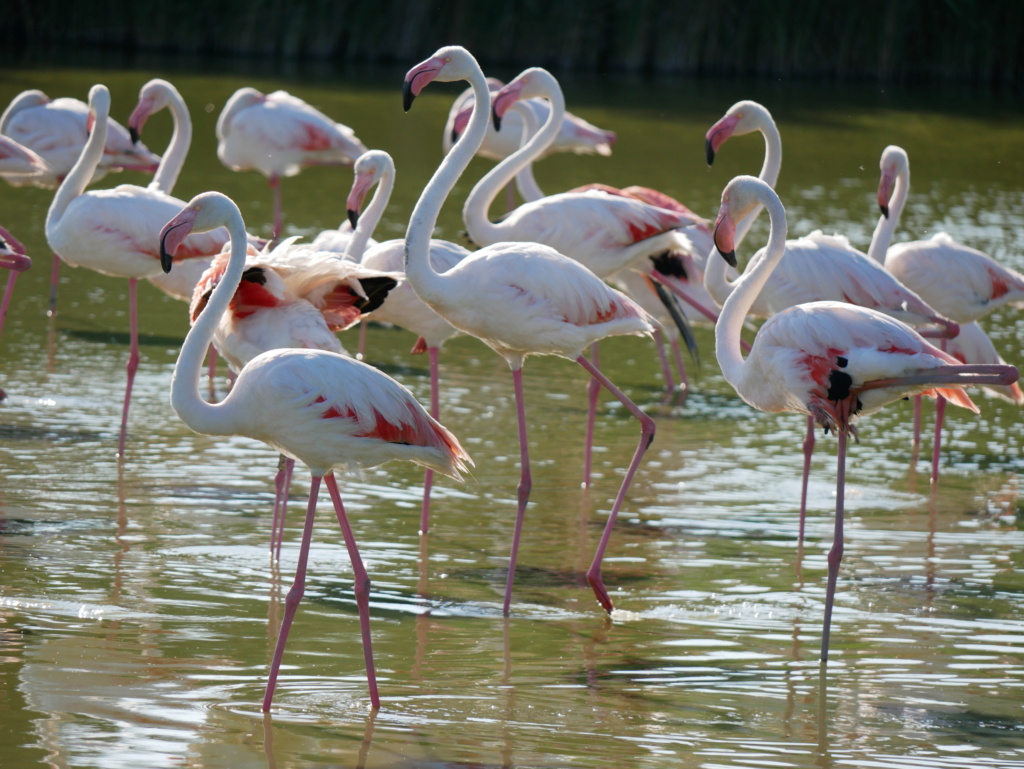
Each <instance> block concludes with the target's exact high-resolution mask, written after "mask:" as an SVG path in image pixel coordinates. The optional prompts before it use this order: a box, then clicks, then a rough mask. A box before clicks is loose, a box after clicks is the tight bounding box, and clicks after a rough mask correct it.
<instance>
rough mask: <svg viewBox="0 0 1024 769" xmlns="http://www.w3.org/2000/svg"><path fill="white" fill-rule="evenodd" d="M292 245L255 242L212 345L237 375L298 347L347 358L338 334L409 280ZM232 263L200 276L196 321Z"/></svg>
mask: <svg viewBox="0 0 1024 769" xmlns="http://www.w3.org/2000/svg"><path fill="white" fill-rule="evenodd" d="M293 240H294V238H290V239H288V240H287V241H285V242H284V243H282V244H281V245H279V246H277V247H276V248H274V249H273V250H272V251H264V252H263V253H259V254H257V253H256V252H255V250H254V249H253V248H252V245H251V244H250V245H249V250H248V254H247V260H246V263H245V271H244V272H243V273H242V278H241V281H240V282H239V284H238V288H237V289H235V294H234V296H233V297H232V299H231V302H230V304H229V305H228V309H227V311H226V312H224V313H223V314H222V315H221V316H220V320H219V322H218V324H217V327H216V328H215V329H214V333H213V347H214V348H215V349H216V350H217V351H218V352H219V353H220V355H221V357H223V358H224V359H225V361H227V363H228V367H229V368H230V369H231V371H232V373H233V374H234V375H236V376H237V374H238V373H239V372H240V371H242V369H243V368H244V367H245V366H246V364H247V363H248V362H249V361H250V360H252V359H253V358H255V357H256V356H257V355H259V354H261V353H264V352H267V351H269V350H277V349H282V348H286V347H296V348H302V349H308V350H324V351H327V352H332V353H336V354H339V355H347V354H348V353H347V352H346V351H345V349H344V348H343V347H342V345H341V342H340V341H339V340H338V337H337V333H338V332H339V331H343V330H345V329H347V328H349V327H351V326H352V325H354V324H355V323H356V322H358V321H359V319H360V318H362V317H363V315H365V314H366V313H369V312H373V311H374V310H375V309H377V308H378V307H379V306H380V304H381V302H383V301H384V297H385V296H387V293H388V291H390V290H391V289H393V288H394V287H395V285H397V283H398V281H399V280H400V279H401V277H402V276H401V275H400V274H398V275H392V274H384V273H381V272H379V271H377V270H373V269H367V268H366V267H364V266H362V265H359V264H357V263H355V262H352V261H349V260H345V259H339V258H337V257H336V256H335V255H333V254H330V253H328V252H324V251H317V250H315V249H313V248H312V247H310V246H302V245H296V244H293V243H292V241H293ZM228 262H229V254H228V253H227V252H222V253H221V254H220V255H218V256H217V257H216V258H215V259H214V260H213V263H212V265H211V266H210V267H209V269H207V270H206V272H205V273H204V274H203V276H202V277H201V278H200V280H199V283H198V284H197V285H196V289H195V292H194V295H193V297H192V303H191V306H190V310H189V314H190V318H191V321H192V322H193V323H194V322H195V321H196V319H197V318H198V317H199V315H200V313H201V312H202V311H203V308H204V307H206V304H207V302H208V301H209V298H210V295H211V293H212V292H213V289H214V288H215V287H216V286H217V284H218V283H219V282H220V281H221V280H222V278H223V276H224V273H225V271H226V269H227V266H228ZM294 468H295V460H294V459H292V458H290V457H284V456H283V455H282V462H281V465H280V467H279V469H278V473H277V476H276V477H275V479H274V486H275V492H276V493H275V497H274V517H273V525H272V527H271V536H270V548H271V554H272V555H274V556H275V557H277V558H279V557H280V553H281V543H282V534H283V528H284V518H285V509H286V507H287V503H288V489H289V488H290V487H291V478H292V473H293V471H294Z"/></svg>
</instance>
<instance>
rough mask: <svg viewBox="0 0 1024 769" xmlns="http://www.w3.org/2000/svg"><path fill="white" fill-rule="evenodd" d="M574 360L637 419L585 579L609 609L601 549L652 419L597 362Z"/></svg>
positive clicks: (647, 443)
mask: <svg viewBox="0 0 1024 769" xmlns="http://www.w3.org/2000/svg"><path fill="white" fill-rule="evenodd" d="M576 362H577V363H579V364H580V365H581V366H583V368H585V369H586V370H587V371H589V372H590V375H591V376H592V377H593V378H594V379H595V380H597V381H598V382H600V383H601V384H602V385H603V386H604V387H605V389H606V390H608V392H610V393H611V394H612V395H614V396H615V397H616V398H618V399H619V402H620V403H622V405H623V406H625V407H626V408H627V409H628V410H629V413H631V414H632V415H633V416H635V417H636V418H637V419H638V420H640V442H639V443H638V444H637V447H636V451H635V452H634V453H633V459H632V460H630V463H629V467H627V468H626V475H625V477H624V478H623V479H622V485H621V486H620V487H619V493H618V494H617V495H616V497H615V501H614V502H613V503H612V510H611V512H610V513H609V514H608V522H607V523H606V524H605V526H604V532H603V533H602V534H601V541H600V542H599V543H598V545H597V550H596V551H595V552H594V560H593V562H591V564H590V568H589V569H587V582H588V583H590V586H591V587H592V588H593V589H594V595H595V596H597V600H598V602H599V603H600V604H601V606H603V607H604V609H605V611H607V612H608V613H611V611H612V609H613V608H614V607H613V606H612V599H611V597H610V596H609V595H608V591H607V590H606V589H605V586H604V579H603V578H602V577H601V561H602V560H603V559H604V551H605V549H606V548H607V547H608V540H609V539H610V538H611V534H612V529H613V528H614V526H615V519H616V518H618V516H619V510H620V509H621V508H622V503H623V501H624V500H625V498H626V492H627V491H629V485H630V483H632V482H633V476H634V475H635V474H636V470H637V467H639V466H640V460H641V459H643V456H644V453H645V452H646V451H647V449H648V447H649V446H650V445H651V441H653V440H654V420H653V419H652V418H651V417H649V416H647V414H645V413H644V412H643V411H641V410H640V408H639V406H637V405H636V404H635V403H633V401H631V400H630V399H629V397H627V395H626V394H625V393H624V392H622V390H620V389H619V388H618V387H616V386H615V385H614V384H612V382H611V380H610V379H608V377H606V376H605V375H604V374H602V373H601V372H600V370H598V368H597V367H596V366H594V365H593V364H592V363H591V362H590V361H588V360H587V359H586V358H584V357H583V356H582V355H581V356H580V357H578V358H577V359H576Z"/></svg>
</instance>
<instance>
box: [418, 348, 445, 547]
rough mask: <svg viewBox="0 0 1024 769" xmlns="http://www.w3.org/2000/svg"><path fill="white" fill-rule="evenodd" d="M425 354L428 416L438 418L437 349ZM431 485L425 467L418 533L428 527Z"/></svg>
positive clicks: (424, 532) (432, 479)
mask: <svg viewBox="0 0 1024 769" xmlns="http://www.w3.org/2000/svg"><path fill="white" fill-rule="evenodd" d="M427 354H428V355H429V356H430V416H432V417H433V418H434V419H440V418H441V397H440V394H439V393H440V377H439V376H438V372H437V354H438V349H437V348H436V347H429V348H427ZM433 486H434V471H433V470H431V469H430V468H427V471H426V472H425V473H424V475H423V509H422V511H421V512H420V534H426V533H427V531H428V530H429V529H430V490H431V489H432V488H433Z"/></svg>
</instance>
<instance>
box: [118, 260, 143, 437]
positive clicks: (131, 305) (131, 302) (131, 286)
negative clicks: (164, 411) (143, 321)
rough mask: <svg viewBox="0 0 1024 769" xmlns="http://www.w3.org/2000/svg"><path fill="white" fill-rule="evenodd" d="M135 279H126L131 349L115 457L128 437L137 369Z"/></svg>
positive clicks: (137, 316) (137, 339) (137, 324)
mask: <svg viewBox="0 0 1024 769" xmlns="http://www.w3.org/2000/svg"><path fill="white" fill-rule="evenodd" d="M137 283H138V281H137V280H136V279H135V278H129V279H128V314H129V316H130V322H131V331H130V336H131V349H130V351H129V353H128V365H127V366H126V367H125V368H126V369H127V371H128V384H127V386H126V387H125V390H124V407H123V408H122V409H121V439H120V441H118V444H117V455H118V456H119V457H123V456H124V444H125V440H126V439H127V437H128V406H129V404H130V403H131V400H132V384H133V383H134V382H135V372H136V370H138V368H139V314H138V303H137V302H136V298H135V294H136V285H137Z"/></svg>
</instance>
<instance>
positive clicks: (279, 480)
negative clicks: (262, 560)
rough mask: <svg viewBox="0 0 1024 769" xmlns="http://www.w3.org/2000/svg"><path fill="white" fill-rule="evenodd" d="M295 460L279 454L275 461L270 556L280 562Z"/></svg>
mask: <svg viewBox="0 0 1024 769" xmlns="http://www.w3.org/2000/svg"><path fill="white" fill-rule="evenodd" d="M294 470H295V460H294V459H290V458H289V457H286V456H285V455H284V454H281V455H280V456H279V457H278V460H277V474H276V475H275V476H274V518H273V522H272V523H271V526H270V556H271V558H273V559H274V560H275V561H280V560H281V543H282V542H283V541H284V521H285V517H286V515H287V513H288V491H289V489H291V486H292V472H293V471H294Z"/></svg>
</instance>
